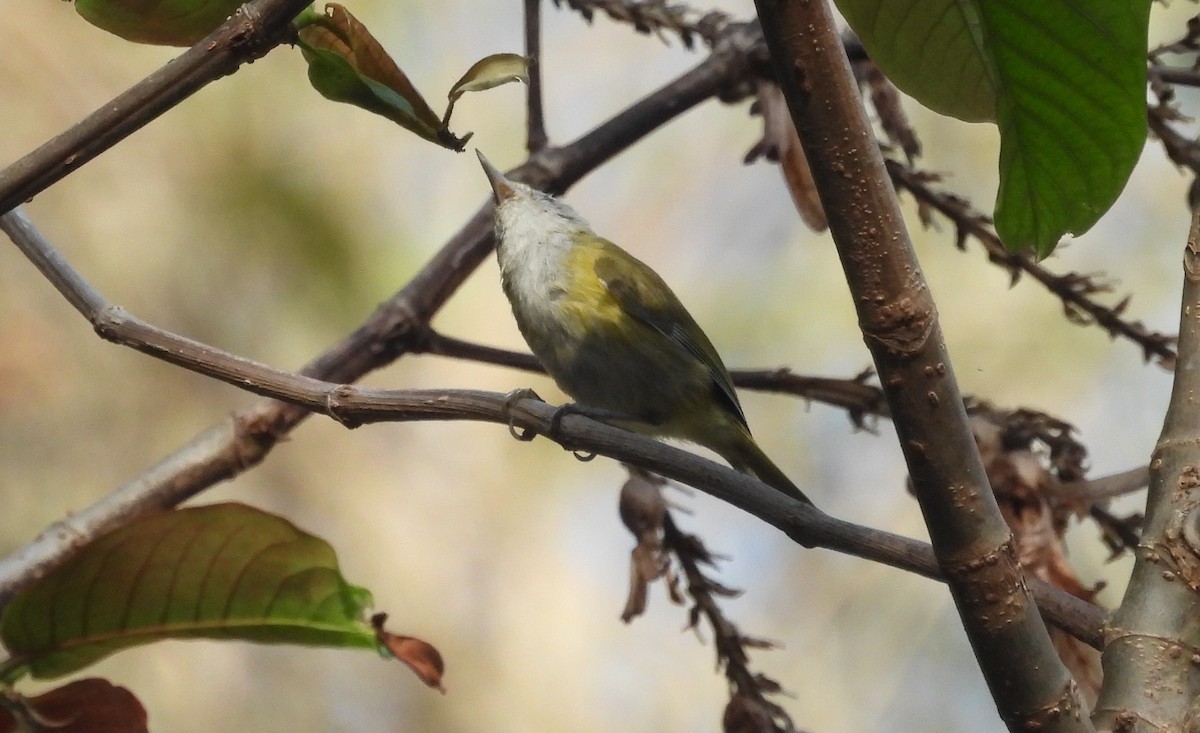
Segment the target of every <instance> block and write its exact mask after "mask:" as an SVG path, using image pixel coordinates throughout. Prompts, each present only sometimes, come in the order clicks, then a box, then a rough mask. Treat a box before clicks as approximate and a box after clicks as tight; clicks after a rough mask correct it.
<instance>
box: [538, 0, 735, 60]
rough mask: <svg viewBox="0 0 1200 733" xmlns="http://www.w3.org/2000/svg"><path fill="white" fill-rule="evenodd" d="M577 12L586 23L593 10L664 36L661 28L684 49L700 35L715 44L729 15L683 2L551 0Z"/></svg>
mask: <svg viewBox="0 0 1200 733" xmlns="http://www.w3.org/2000/svg"><path fill="white" fill-rule="evenodd" d="M564 3H565V4H566V5H567V7H569V8H571V9H572V10H575V11H577V12H578V13H579V14H580V15H582V16H583V18H584V20H586V21H587V22H589V23H590V22H592V18H594V17H595V15H596V12H597V11H599V12H602V13H604V14H605V15H607V16H608V17H610V18H612V19H613V20H615V21H617V22H618V23H628V24H630V25H632V26H633V27H634V29H635V30H637V31H638V32H639V33H652V34H654V35H656V36H658V37H659V38H664V35H663V33H664V31H666V32H670V33H674V34H675V35H678V36H679V39H680V40H681V41H683V45H684V47H685V48H692V47H693V46H694V44H695V39H696V38H697V37H699V38H700V39H702V40H703V41H704V42H705V43H707V44H708V45H709V46H712V45H714V44H715V43H716V42H717V41H718V39H719V38H720V37H721V35H722V32H723V31H724V29H725V26H727V25H728V24H729V22H730V20H729V16H728V15H726V14H724V13H721V12H718V11H715V10H714V11H710V12H708V13H701V12H700V11H698V10H695V9H693V8H691V7H689V6H687V5H685V4H683V3H673V2H668V1H667V0H554V4H555V5H557V6H560V7H561V6H562V5H563V4H564Z"/></svg>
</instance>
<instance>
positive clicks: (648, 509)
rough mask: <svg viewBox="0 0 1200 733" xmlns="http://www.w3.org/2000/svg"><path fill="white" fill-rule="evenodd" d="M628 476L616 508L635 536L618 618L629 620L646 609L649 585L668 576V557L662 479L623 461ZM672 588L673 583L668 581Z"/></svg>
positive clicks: (663, 482)
mask: <svg viewBox="0 0 1200 733" xmlns="http://www.w3.org/2000/svg"><path fill="white" fill-rule="evenodd" d="M625 468H626V469H627V470H628V471H629V478H628V479H627V480H626V481H625V484H624V485H623V486H622V487H621V496H620V502H619V504H618V511H619V512H620V515H621V521H622V522H623V523H624V524H625V526H626V527H627V528H628V529H629V531H630V532H631V533H632V534H633V536H634V538H636V539H637V545H636V546H635V547H634V548H633V552H632V553H631V557H630V563H629V596H628V597H627V598H626V600H625V608H624V609H623V610H622V611H621V620H622V621H624V622H625V623H629V622H630V621H632V620H633V619H635V618H637V617H638V616H640V615H642V614H643V613H645V611H646V603H647V598H648V597H649V587H650V584H651V583H653V582H654V581H656V580H658V579H659V578H661V577H663V576H665V575H666V576H669V572H668V571H669V568H670V557H669V556H668V555H667V553H666V552H664V551H663V543H662V532H663V521H664V519H665V518H666V514H667V501H666V499H665V498H663V495H662V489H663V486H665V485H666V481H665V480H664V479H663V478H661V477H659V476H656V475H654V474H652V473H649V472H648V471H644V470H642V469H640V468H637V467H635V466H630V465H628V464H626V466H625ZM669 585H670V586H671V587H672V588H673V587H674V583H673V582H672V583H670V584H669Z"/></svg>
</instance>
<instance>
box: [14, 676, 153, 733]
mask: <svg viewBox="0 0 1200 733" xmlns="http://www.w3.org/2000/svg"><path fill="white" fill-rule="evenodd" d="M14 711H16V712H15V713H14ZM18 718H19V719H20V720H19V721H18ZM12 731H29V732H31V733H37V732H39V731H44V732H46V733H49V732H50V731H53V732H54V733H146V731H147V717H146V709H145V708H144V707H142V704H141V702H139V701H138V699H137V698H136V697H134V695H133V693H132V692H130V691H129V690H127V689H125V688H124V687H118V686H116V685H114V684H112V683H111V682H109V681H108V680H105V679H100V678H98V677H88V678H85V679H80V680H75V681H74V682H70V683H68V684H66V685H63V686H62V687H56V688H55V689H53V690H50V691H48V692H45V693H43V694H41V695H38V696H37V697H29V698H26V697H20V696H16V695H12V696H9V698H8V700H7V701H6V702H5V703H4V706H3V707H0V733H10V732H12Z"/></svg>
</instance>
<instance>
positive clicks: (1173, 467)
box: [1095, 212, 1200, 731]
mask: <svg viewBox="0 0 1200 733" xmlns="http://www.w3.org/2000/svg"><path fill="white" fill-rule="evenodd" d="M1183 275H1184V278H1183V298H1182V305H1181V308H1180V316H1179V360H1178V362H1177V365H1176V368H1175V383H1174V385H1173V388H1172V390H1171V400H1170V403H1169V405H1168V407H1167V415H1166V418H1165V419H1164V420H1163V429H1162V435H1161V436H1160V437H1159V439H1158V443H1157V445H1156V446H1155V449H1154V453H1153V457H1152V458H1151V461H1150V491H1149V494H1148V496H1147V500H1146V520H1145V524H1144V528H1143V530H1142V538H1141V542H1140V543H1139V544H1138V546H1137V548H1136V552H1135V560H1134V566H1133V573H1132V574H1131V575H1130V578H1129V586H1128V587H1127V588H1126V591H1125V597H1124V599H1123V600H1122V601H1121V605H1120V607H1119V608H1118V609H1117V610H1116V612H1115V613H1114V614H1113V618H1112V623H1111V626H1110V628H1109V630H1108V631H1107V633H1106V636H1107V643H1106V644H1105V647H1104V654H1103V665H1104V687H1103V689H1102V690H1101V693H1100V700H1099V701H1098V702H1097V704H1096V713H1095V722H1096V724H1097V726H1098V727H1104V729H1105V730H1129V731H1135V730H1136V731H1141V730H1151V729H1153V730H1166V729H1185V728H1187V727H1188V723H1187V721H1190V720H1194V718H1195V714H1196V713H1195V700H1196V696H1197V695H1200V674H1198V673H1197V664H1196V659H1197V654H1198V652H1197V650H1198V649H1200V618H1198V617H1197V614H1196V604H1197V593H1198V589H1200V470H1197V465H1200V402H1198V401H1197V400H1196V394H1197V393H1200V317H1198V314H1200V212H1197V213H1196V214H1194V215H1193V217H1192V226H1191V231H1190V233H1189V234H1188V241H1187V246H1186V247H1185V249H1184V256H1183ZM1151 679H1152V680H1155V684H1154V685H1153V689H1154V694H1152V695H1151V694H1147V693H1146V684H1147V682H1146V681H1147V680H1151Z"/></svg>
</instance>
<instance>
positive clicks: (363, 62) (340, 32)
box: [300, 3, 441, 129]
mask: <svg viewBox="0 0 1200 733" xmlns="http://www.w3.org/2000/svg"><path fill="white" fill-rule="evenodd" d="M300 38H301V39H302V40H303V41H304V42H305V43H307V44H309V45H310V46H313V47H316V48H326V49H328V50H330V51H334V52H335V53H337V54H338V55H339V56H342V57H343V58H345V59H346V60H347V61H349V62H350V64H351V65H352V66H353V67H354V69H355V70H356V71H357V72H358V73H360V74H362V75H363V76H365V77H367V78H369V79H374V80H375V81H377V82H379V83H381V84H383V85H384V86H386V87H388V88H389V89H391V90H393V91H395V92H396V93H397V94H399V95H400V96H401V97H403V98H404V100H405V101H407V102H408V103H409V104H410V105H412V108H413V112H414V113H415V116H416V117H417V119H419V120H420V121H421V122H423V123H425V124H426V125H429V127H431V128H433V129H437V128H438V127H440V125H441V120H440V119H439V118H438V116H437V115H436V114H435V113H434V111H433V110H432V109H431V108H430V107H429V104H428V103H427V102H426V101H425V98H424V97H422V96H421V93H420V92H418V91H417V88H416V87H415V86H413V84H412V82H411V81H409V80H408V77H407V76H406V75H405V74H404V72H403V71H401V70H400V67H399V66H397V65H396V62H395V61H393V60H392V57H391V56H389V55H388V52H387V51H385V50H384V48H383V46H382V45H380V43H379V41H377V40H375V36H373V35H371V32H370V31H369V30H367V28H366V26H364V25H363V24H362V23H360V22H359V20H358V19H357V18H355V17H354V16H353V15H351V14H350V11H348V10H346V8H345V7H343V6H341V5H339V4H337V3H328V4H327V5H326V6H325V23H324V25H312V26H308V27H305V28H303V29H302V30H301V31H300Z"/></svg>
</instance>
